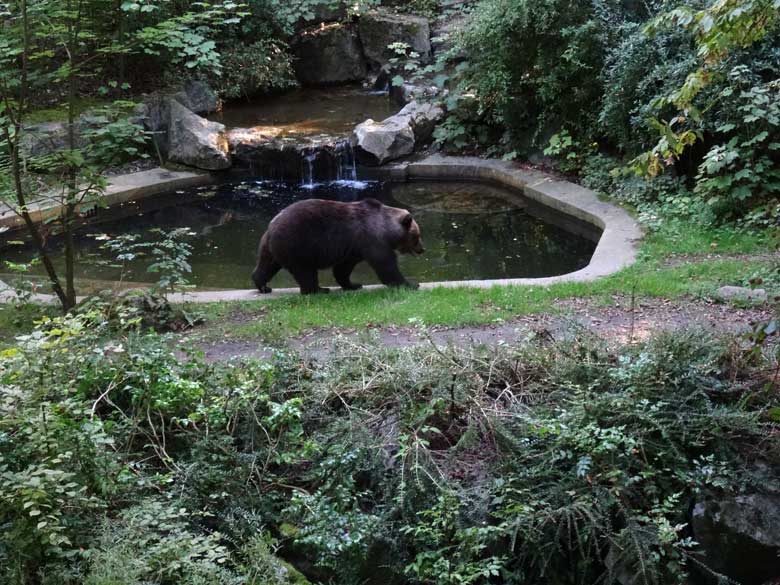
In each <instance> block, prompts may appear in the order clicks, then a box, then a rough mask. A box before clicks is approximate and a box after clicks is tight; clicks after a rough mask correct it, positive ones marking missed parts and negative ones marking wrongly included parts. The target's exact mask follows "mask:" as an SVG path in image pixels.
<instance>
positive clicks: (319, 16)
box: [295, 0, 347, 30]
mask: <svg viewBox="0 0 780 585" xmlns="http://www.w3.org/2000/svg"><path fill="white" fill-rule="evenodd" d="M346 18H347V6H346V3H345V2H338V3H334V2H333V0H319V2H318V4H315V5H314V6H309V13H308V14H305V15H302V16H301V17H300V18H299V19H298V21H297V22H296V23H295V29H296V30H301V29H304V28H312V26H313V25H317V24H322V23H324V22H339V21H343V20H345V19H346Z"/></svg>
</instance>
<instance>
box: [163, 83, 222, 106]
mask: <svg viewBox="0 0 780 585" xmlns="http://www.w3.org/2000/svg"><path fill="white" fill-rule="evenodd" d="M173 98H174V99H175V100H176V101H177V102H179V103H180V104H181V105H183V106H184V107H185V108H187V109H189V110H190V111H192V112H195V113H196V114H200V115H206V114H211V113H212V112H216V111H217V108H218V107H219V98H218V97H217V93H216V92H215V91H214V90H213V89H212V87H211V86H210V85H209V84H208V83H206V82H205V81H200V80H196V79H193V80H190V81H187V82H186V83H185V84H184V86H183V87H182V88H181V89H180V90H179V91H177V92H176V93H175V94H174V95H173Z"/></svg>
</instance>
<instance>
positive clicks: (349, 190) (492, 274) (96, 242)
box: [0, 181, 599, 291]
mask: <svg viewBox="0 0 780 585" xmlns="http://www.w3.org/2000/svg"><path fill="white" fill-rule="evenodd" d="M312 197H317V198H323V199H338V200H342V201H351V200H358V199H361V198H364V197H374V198H377V199H380V200H381V201H383V202H384V203H386V204H388V205H393V206H397V207H404V208H408V209H410V210H411V211H412V212H413V213H414V216H415V219H416V220H417V222H418V223H419V225H420V227H421V229H422V234H423V240H424V243H425V247H426V252H425V254H423V255H422V256H401V260H400V265H401V270H402V272H403V273H404V274H405V275H406V277H407V278H409V279H410V280H415V281H418V282H437V281H447V280H472V279H476V280H482V279H495V278H519V277H542V276H554V275H559V274H565V273H568V272H572V271H575V270H578V269H580V268H583V267H585V266H587V264H588V263H589V261H590V258H591V256H592V254H593V251H594V250H595V247H596V242H597V241H598V237H599V232H598V230H597V229H596V228H595V227H592V226H589V225H587V224H584V223H581V222H578V221H575V220H574V219H573V218H569V217H565V216H561V215H557V214H553V213H552V212H551V211H550V210H549V209H547V208H543V207H539V206H535V205H533V204H531V202H529V201H527V200H525V199H524V198H522V197H520V196H519V195H517V194H516V193H514V192H512V191H510V190H508V189H505V188H501V187H497V186H493V185H490V184H485V183H472V182H463V181H459V182H410V183H400V184H390V183H379V182H364V183H359V182H355V183H348V184H344V183H339V184H336V183H330V184H322V185H314V186H309V187H308V188H304V187H302V186H292V185H287V184H279V183H272V182H267V181H245V182H240V183H232V184H224V185H220V186H216V187H205V188H198V189H194V190H190V191H182V192H178V193H173V194H170V195H167V196H164V197H162V198H157V199H155V200H154V201H152V200H144V201H141V202H136V203H133V204H129V205H125V206H124V207H122V208H121V209H113V210H107V211H104V212H101V213H103V214H105V215H104V216H103V217H102V218H101V223H99V224H94V225H90V226H85V227H84V228H83V229H82V230H81V232H80V234H79V237H78V249H79V252H78V253H79V261H78V272H77V278H78V279H79V280H80V281H81V282H82V290H85V291H86V290H90V289H93V290H94V289H95V288H100V287H101V286H105V284H106V283H107V282H110V281H116V280H118V279H119V278H120V273H121V272H122V271H120V269H119V268H117V266H116V262H112V261H113V260H114V255H113V254H112V253H110V252H108V251H107V250H105V249H104V248H103V244H104V242H105V241H106V240H107V239H110V238H114V237H116V236H117V235H119V234H127V233H133V234H140V235H141V237H142V238H143V239H146V240H149V239H153V235H152V234H151V232H150V230H152V229H153V228H160V229H162V230H163V231H169V230H172V229H174V228H177V227H189V228H191V231H192V232H193V233H194V235H193V236H192V238H191V240H190V242H191V244H192V245H193V254H192V258H191V264H192V270H193V272H192V275H191V282H192V283H193V284H195V285H196V286H197V287H198V288H201V289H231V288H251V287H252V286H253V285H252V281H251V279H250V274H251V272H252V270H253V269H254V265H255V254H256V250H257V245H258V242H259V240H260V236H261V235H262V234H263V232H264V231H265V228H266V227H267V225H268V223H269V221H270V220H271V218H273V216H274V215H275V214H276V213H278V212H279V211H280V210H281V209H283V208H284V207H286V206H287V205H289V204H291V203H292V202H294V201H296V200H299V199H304V198H312ZM112 215H113V216H114V217H112ZM117 215H121V216H124V217H116V216H117ZM51 245H52V247H53V249H54V250H55V258H56V262H57V264H59V265H61V264H62V257H61V244H60V243H59V242H57V241H56V239H55V240H53V241H52V242H51ZM31 255H32V252H31V250H30V248H29V247H28V246H22V245H15V246H14V245H11V246H6V247H5V249H3V250H2V257H3V258H4V259H7V260H11V261H13V262H23V261H27V260H29V259H30V257H31ZM147 263H148V261H147V260H143V259H137V260H135V261H133V262H131V263H130V264H129V265H128V266H126V267H125V268H124V269H123V273H122V274H121V279H122V281H123V283H124V284H125V285H126V286H131V285H137V284H138V283H145V282H149V281H152V280H154V277H153V276H152V275H150V274H148V273H147V271H146V266H147ZM34 270H36V271H37V272H38V273H39V274H42V271H41V269H40V267H36V268H35V269H34ZM0 272H2V271H0ZM0 278H2V277H0ZM353 280H354V281H355V282H360V283H364V284H372V283H377V282H378V280H377V278H376V275H375V274H374V273H373V272H372V271H371V269H370V268H369V267H368V266H367V265H366V264H365V263H362V264H360V265H358V267H357V268H356V270H355V273H354V277H353ZM320 282H321V283H322V284H323V286H334V285H335V282H334V280H333V277H332V275H331V274H330V273H329V272H322V273H321V280H320ZM270 284H271V286H272V287H274V288H281V287H294V286H296V285H295V282H294V280H293V279H292V277H291V276H290V275H289V274H288V273H287V272H286V271H282V272H280V273H279V274H278V275H277V276H276V277H275V278H274V279H273V281H272V282H271V283H270ZM84 285H87V286H86V288H84Z"/></svg>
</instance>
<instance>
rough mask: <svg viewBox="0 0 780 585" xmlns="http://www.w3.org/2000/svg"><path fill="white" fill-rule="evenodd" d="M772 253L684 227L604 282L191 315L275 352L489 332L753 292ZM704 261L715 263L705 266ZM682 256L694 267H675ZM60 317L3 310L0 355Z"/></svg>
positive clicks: (386, 293)
mask: <svg viewBox="0 0 780 585" xmlns="http://www.w3.org/2000/svg"><path fill="white" fill-rule="evenodd" d="M769 249H770V247H769V242H768V239H767V236H766V235H762V234H756V233H749V232H746V231H737V230H733V229H717V230H713V229H706V228H702V227H700V226H694V225H690V224H677V225H670V226H667V227H666V228H664V229H663V230H662V231H659V232H656V233H653V234H650V235H648V236H647V237H646V238H645V239H644V240H643V242H642V245H641V248H640V253H639V260H638V262H637V263H636V264H635V265H633V266H631V267H629V268H627V269H625V270H623V271H621V272H619V273H617V274H614V275H612V276H609V277H606V278H603V279H600V280H597V281H594V282H584V283H582V282H571V283H560V284H555V285H552V286H549V287H542V286H506V287H493V288H489V289H473V288H438V289H433V290H421V291H409V290H390V289H379V290H371V291H359V292H355V293H346V294H341V293H336V294H330V295H318V296H313V297H302V296H298V295H290V296H287V297H282V298H276V299H272V300H270V299H262V298H260V299H258V300H257V301H251V302H235V303H224V302H223V303H211V304H206V305H197V306H190V307H187V309H188V310H190V311H193V312H198V313H201V314H203V315H204V317H205V319H206V325H205V326H203V327H200V328H198V329H196V330H195V335H197V336H199V337H201V338H203V339H205V340H214V339H225V338H232V339H254V338H261V339H263V340H264V341H266V342H269V343H273V342H280V341H283V340H284V339H286V338H289V337H292V336H296V335H300V334H301V333H304V332H306V331H308V330H312V329H321V328H331V327H336V328H357V329H363V328H366V327H376V326H405V325H409V322H410V320H412V319H416V320H419V321H421V322H423V323H425V324H426V325H444V326H451V327H454V326H461V325H480V324H488V323H494V322H499V321H501V320H507V319H511V318H513V317H517V316H521V315H528V314H534V313H556V312H560V308H559V307H557V306H556V302H557V301H559V300H565V299H575V298H588V299H590V300H591V301H592V302H593V303H594V304H595V305H601V306H608V305H610V304H613V303H614V296H615V295H628V294H631V292H632V290H633V291H634V293H635V294H636V296H637V298H638V299H640V300H641V299H642V298H643V297H644V298H647V297H656V298H657V297H663V298H669V299H679V298H681V297H683V296H693V297H704V296H708V295H711V294H712V293H713V292H714V290H715V289H716V288H717V287H719V286H722V285H724V284H737V285H744V284H746V283H747V281H748V279H749V278H750V277H752V276H754V275H756V274H764V275H765V274H768V273H769V271H770V270H771V260H770V259H769V258H767V257H766V256H765V254H766V252H767V251H768V250H769ZM703 254H706V256H704V257H700V258H697V257H696V256H701V255H703ZM761 254H764V256H761ZM680 255H683V256H684V258H685V260H687V262H679V261H678V262H674V261H672V260H674V259H675V257H679V256H680ZM691 255H692V256H691ZM751 255H754V256H755V257H754V258H751V257H750V256H751ZM735 256H736V257H735ZM53 311H56V309H55V308H53V307H49V308H40V307H28V308H25V309H23V310H18V309H16V308H14V307H10V306H0V348H2V347H3V346H5V345H7V344H9V343H10V342H11V341H12V340H13V337H14V336H15V335H19V334H21V333H24V332H26V331H28V330H29V329H30V327H31V323H32V320H33V319H34V318H37V317H39V316H41V315H42V314H45V313H47V312H48V313H51V312H53Z"/></svg>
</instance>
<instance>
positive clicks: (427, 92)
mask: <svg viewBox="0 0 780 585" xmlns="http://www.w3.org/2000/svg"><path fill="white" fill-rule="evenodd" d="M440 93H442V91H441V90H440V89H439V88H438V87H436V86H435V85H431V86H425V85H414V84H411V83H404V84H403V85H391V86H390V99H391V100H393V101H394V102H395V103H397V104H398V105H399V106H405V105H406V104H408V103H410V102H412V101H414V100H426V99H429V98H433V97H436V96H437V95H439V94H440Z"/></svg>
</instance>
